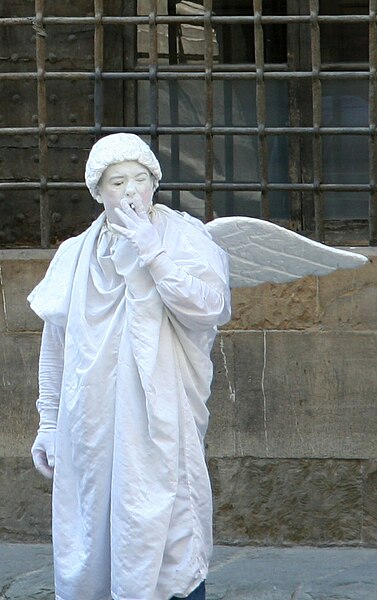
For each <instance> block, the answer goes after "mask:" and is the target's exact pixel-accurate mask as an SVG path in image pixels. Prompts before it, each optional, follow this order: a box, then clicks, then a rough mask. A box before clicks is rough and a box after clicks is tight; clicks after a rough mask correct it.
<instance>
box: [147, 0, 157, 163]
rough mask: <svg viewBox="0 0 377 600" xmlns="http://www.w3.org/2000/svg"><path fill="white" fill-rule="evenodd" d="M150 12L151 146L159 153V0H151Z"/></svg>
mask: <svg viewBox="0 0 377 600" xmlns="http://www.w3.org/2000/svg"><path fill="white" fill-rule="evenodd" d="M150 5H151V10H150V13H149V110H150V121H151V127H150V136H151V148H152V150H153V151H154V152H155V153H156V154H157V155H158V148H159V143H158V131H157V128H158V124H159V93H158V66H159V65H158V38H157V12H158V8H157V0H150Z"/></svg>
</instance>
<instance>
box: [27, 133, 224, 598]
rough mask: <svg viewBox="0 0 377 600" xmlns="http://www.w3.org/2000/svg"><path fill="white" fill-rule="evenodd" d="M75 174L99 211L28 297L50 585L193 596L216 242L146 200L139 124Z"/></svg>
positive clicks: (202, 570) (153, 180) (203, 542)
mask: <svg viewBox="0 0 377 600" xmlns="http://www.w3.org/2000/svg"><path fill="white" fill-rule="evenodd" d="M85 175H86V183H87V186H88V188H89V190H90V192H91V194H92V195H93V197H94V198H95V199H96V200H98V201H99V202H103V204H104V208H105V211H104V212H103V213H102V214H101V215H100V217H99V218H98V219H97V220H96V221H94V223H93V224H92V225H91V226H90V227H89V228H88V229H87V230H86V231H85V232H84V233H82V234H81V235H79V236H77V237H75V238H71V239H69V240H67V241H65V242H64V243H63V244H62V245H61V246H60V248H59V249H58V251H57V253H56V255H55V257H54V259H53V260H52V262H51V265H50V267H49V269H48V271H47V274H46V276H45V278H44V279H43V280H42V282H41V283H40V284H39V285H38V286H37V287H36V288H35V289H34V290H33V292H32V293H31V294H30V296H29V301H30V303H31V307H32V309H33V310H34V311H35V312H36V313H37V314H38V315H39V316H40V317H41V318H42V319H43V320H44V322H45V325H44V330H43V337H42V346H41V354H40V373H39V381H40V384H39V387H40V390H39V399H38V401H37V408H38V411H39V413H40V426H39V431H38V434H37V437H36V440H35V443H34V445H33V448H32V455H33V459H34V463H35V466H36V468H37V469H38V470H39V471H40V472H41V473H43V474H44V475H46V476H48V477H52V476H53V549H54V566H55V588H56V598H57V599H58V600H108V599H109V598H114V599H116V600H169V599H170V598H172V597H179V598H184V597H188V596H189V597H190V598H193V599H194V598H195V599H196V598H197V599H198V600H199V599H201V598H204V584H203V583H202V582H204V580H205V578H206V575H207V570H208V561H209V558H210V555H211V546H212V535H211V527H212V502H211V488H210V483H209V478H208V473H207V468H206V464H205V458H204V451H203V439H204V435H205V433H206V429H207V422H208V411H207V408H206V401H207V399H208V396H209V393H210V384H211V379H212V363H211V360H210V350H211V347H212V344H213V341H214V338H215V335H216V327H217V325H219V324H220V325H221V324H222V323H225V322H226V321H227V320H228V319H229V317H230V291H229V284H228V264H227V256H226V253H225V252H224V251H223V250H222V249H221V248H219V246H217V245H216V244H215V243H214V242H213V241H212V239H211V236H210V235H209V233H207V231H206V229H205V227H204V226H203V225H202V223H201V222H199V221H198V220H196V219H194V218H192V217H190V216H189V215H187V214H183V213H177V212H174V211H172V210H170V209H169V208H167V207H165V206H162V205H158V204H157V205H153V204H152V197H153V193H154V190H155V189H156V187H157V184H158V181H159V180H160V178H161V170H160V165H159V163H158V161H157V159H156V157H155V156H154V154H153V153H152V151H151V150H150V148H149V147H148V146H147V145H146V144H145V143H144V142H143V141H142V140H141V139H140V138H139V137H137V136H135V135H131V134H124V133H120V134H115V135H109V136H107V137H105V138H102V139H101V140H100V141H98V142H97V143H96V144H95V145H94V146H93V148H92V150H91V152H90V155H89V158H88V161H87V165H86V174H85Z"/></svg>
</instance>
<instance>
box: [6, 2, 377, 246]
mask: <svg viewBox="0 0 377 600" xmlns="http://www.w3.org/2000/svg"><path fill="white" fill-rule="evenodd" d="M373 5H374V3H372V2H371V8H373ZM0 15H1V18H0V27H1V34H2V35H1V36H0V47H1V54H0V56H1V57H2V60H1V65H2V67H1V72H0V81H1V86H0V105H1V106H2V107H3V110H2V111H0V112H2V114H1V115H0V144H1V147H2V152H1V160H0V210H1V211H2V220H1V221H2V222H1V224H0V244H1V245H2V246H3V247H9V246H14V245H17V246H37V245H41V246H42V247H48V246H49V245H56V244H58V243H59V242H60V241H61V240H62V239H64V238H65V237H68V236H69V235H72V234H75V233H78V232H79V231H81V230H82V229H84V228H85V227H86V226H87V224H88V223H89V222H90V221H91V220H92V219H93V217H94V216H95V214H96V211H97V212H98V210H99V209H100V207H98V206H97V205H96V203H93V201H92V200H91V199H90V197H89V194H88V192H87V191H86V189H85V185H84V183H83V175H84V166H85V161H86V157H87V154H88V151H89V149H90V147H91V145H92V144H93V142H94V141H95V139H96V138H98V137H100V136H102V135H105V134H107V133H112V132H115V131H129V132H134V133H137V134H139V135H141V136H142V137H144V139H145V140H146V141H147V142H148V143H151V145H152V147H153V149H154V150H155V151H156V153H157V154H158V156H159V158H160V161H161V164H162V169H163V173H164V178H163V182H162V184H161V187H160V191H159V201H160V202H164V203H166V204H168V205H170V206H172V207H173V208H177V209H180V210H188V211H189V212H191V213H192V214H194V215H196V216H198V217H199V218H202V219H203V220H208V219H211V218H213V217H214V216H217V215H219V216H222V215H232V214H240V215H249V216H253V217H261V218H266V219H271V220H273V221H275V222H277V223H281V224H283V225H285V226H287V227H290V228H292V229H294V230H296V231H299V232H303V233H304V234H305V235H309V236H311V237H313V238H316V239H319V240H322V241H324V240H325V241H327V242H328V243H334V244H367V243H371V244H375V243H376V240H377V221H376V215H377V205H376V202H377V195H376V183H375V182H376V178H377V175H376V169H377V161H376V150H375V136H376V129H375V115H376V114H377V95H376V94H377V91H376V89H377V88H376V68H377V24H376V17H375V15H374V13H373V10H370V9H369V3H368V2H366V1H365V0H364V1H361V0H359V1H357V0H265V1H264V2H263V1H262V0H234V1H233V2H228V1H227V0H201V1H200V0H197V1H195V2H193V1H191V0H181V1H179V2H178V1H176V0H139V1H138V2H136V1H133V0H112V1H111V2H103V1H102V0H95V1H92V0H77V2H75V3H71V2H68V1H63V2H60V3H56V2H52V0H45V1H44V2H43V0H35V2H34V1H33V0H18V1H17V3H14V2H13V1H12V0H4V2H2V3H1V8H0Z"/></svg>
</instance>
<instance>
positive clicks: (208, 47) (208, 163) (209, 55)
mask: <svg viewBox="0 0 377 600" xmlns="http://www.w3.org/2000/svg"><path fill="white" fill-rule="evenodd" d="M203 8H204V11H205V14H204V16H203V18H204V43H205V46H204V62H205V79H204V83H205V95H206V104H205V175H204V177H205V220H206V221H211V220H212V219H213V189H212V181H213V133H212V128H213V82H212V66H213V47H212V23H211V18H212V0H204V2H203Z"/></svg>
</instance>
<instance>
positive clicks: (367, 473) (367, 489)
mask: <svg viewBox="0 0 377 600" xmlns="http://www.w3.org/2000/svg"><path fill="white" fill-rule="evenodd" d="M361 477H362V482H363V520H362V530H361V535H362V541H363V543H364V544H365V545H367V546H374V547H376V546H377V502H376V498H377V460H369V461H364V462H363V463H362V465H361Z"/></svg>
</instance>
